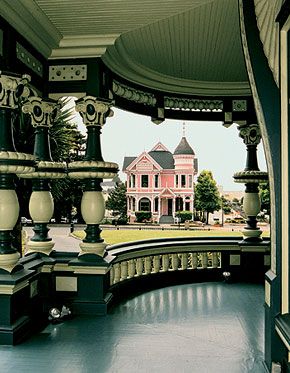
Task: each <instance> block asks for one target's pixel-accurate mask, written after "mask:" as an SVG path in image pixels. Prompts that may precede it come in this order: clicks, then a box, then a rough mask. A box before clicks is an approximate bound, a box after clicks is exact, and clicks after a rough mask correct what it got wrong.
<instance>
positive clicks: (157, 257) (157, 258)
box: [153, 255, 160, 273]
mask: <svg viewBox="0 0 290 373" xmlns="http://www.w3.org/2000/svg"><path fill="white" fill-rule="evenodd" d="M159 271H160V255H155V256H154V257H153V272H154V273H158V272H159Z"/></svg>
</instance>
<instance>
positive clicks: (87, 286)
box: [69, 254, 114, 315]
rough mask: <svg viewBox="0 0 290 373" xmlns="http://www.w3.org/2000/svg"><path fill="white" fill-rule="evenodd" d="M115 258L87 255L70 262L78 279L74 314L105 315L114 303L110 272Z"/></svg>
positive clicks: (73, 303)
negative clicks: (110, 290)
mask: <svg viewBox="0 0 290 373" xmlns="http://www.w3.org/2000/svg"><path fill="white" fill-rule="evenodd" d="M113 260H114V257H112V256H110V255H106V256H105V257H104V258H101V257H100V256H98V255H95V254H86V255H82V256H79V257H78V258H77V259H74V260H71V261H70V262H69V267H72V268H73V270H74V276H76V277H77V293H76V296H75V297H74V299H73V301H72V304H71V308H72V312H73V314H79V315H105V314H106V313H107V311H108V308H109V306H110V305H111V303H112V300H113V295H112V294H111V293H110V292H109V291H108V290H109V287H110V270H111V268H112V264H113Z"/></svg>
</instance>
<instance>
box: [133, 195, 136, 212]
mask: <svg viewBox="0 0 290 373" xmlns="http://www.w3.org/2000/svg"><path fill="white" fill-rule="evenodd" d="M135 208H136V200H135V198H133V199H132V211H135Z"/></svg>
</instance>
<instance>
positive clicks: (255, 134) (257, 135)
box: [238, 123, 261, 146]
mask: <svg viewBox="0 0 290 373" xmlns="http://www.w3.org/2000/svg"><path fill="white" fill-rule="evenodd" d="M238 130H239V132H240V137H241V138H242V139H243V141H244V144H245V145H247V146H248V145H256V146H257V145H258V144H259V143H260V141H261V131H260V127H259V125H258V124H256V123H253V124H249V125H244V126H239V127H238Z"/></svg>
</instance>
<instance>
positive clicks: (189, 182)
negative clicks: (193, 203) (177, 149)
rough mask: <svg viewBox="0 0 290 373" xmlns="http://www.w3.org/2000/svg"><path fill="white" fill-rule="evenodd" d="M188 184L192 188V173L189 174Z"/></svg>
mask: <svg viewBox="0 0 290 373" xmlns="http://www.w3.org/2000/svg"><path fill="white" fill-rule="evenodd" d="M188 186H189V188H191V187H192V186H193V185H192V175H188Z"/></svg>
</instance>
